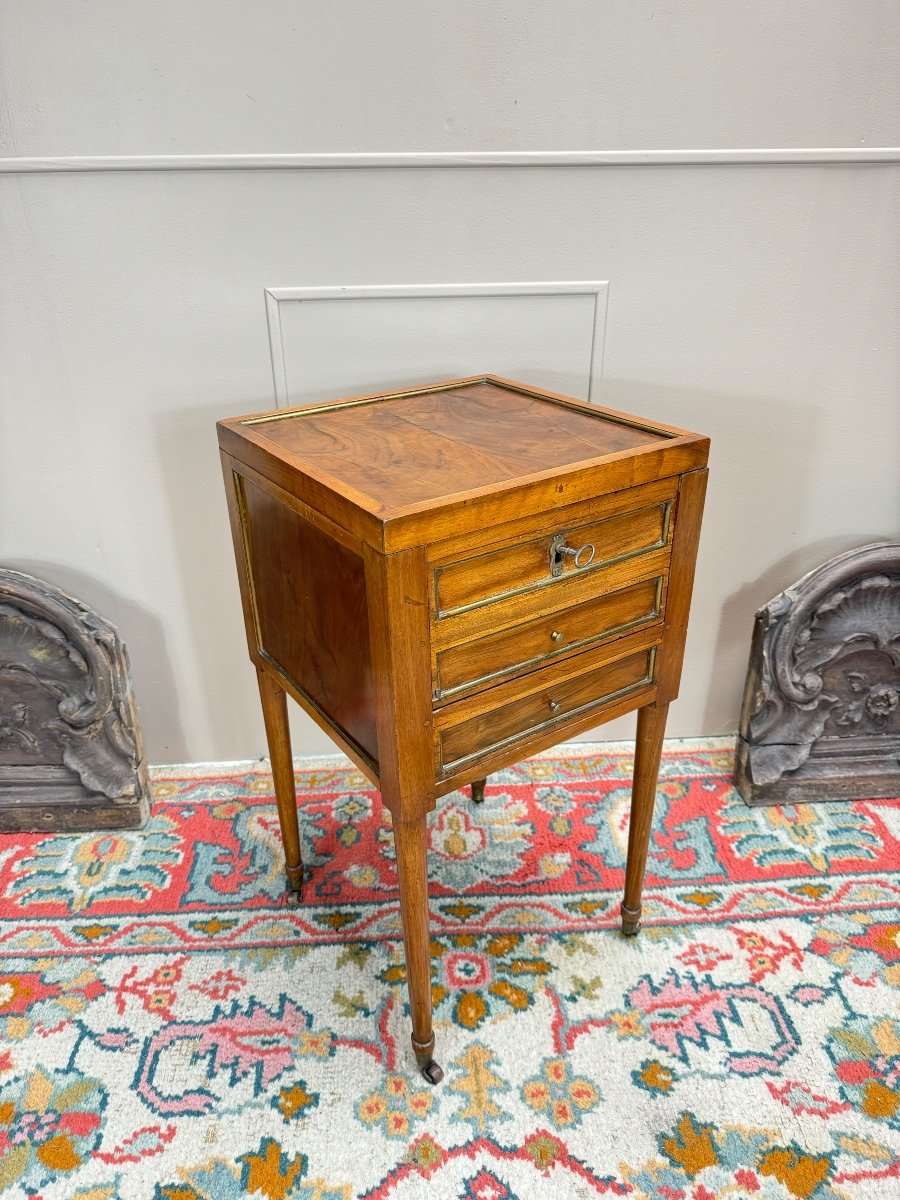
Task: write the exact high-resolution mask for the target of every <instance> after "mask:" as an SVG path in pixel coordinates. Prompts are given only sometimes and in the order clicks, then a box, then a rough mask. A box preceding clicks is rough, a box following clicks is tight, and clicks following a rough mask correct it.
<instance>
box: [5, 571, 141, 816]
mask: <svg viewBox="0 0 900 1200" xmlns="http://www.w3.org/2000/svg"><path fill="white" fill-rule="evenodd" d="M148 801H149V787H148V782H147V769H146V764H145V762H144V755H143V748H142V743H141V735H140V727H139V724H138V720H137V712H136V709H135V704H134V699H133V695H132V689H131V680H130V672H129V667H128V658H127V653H126V650H125V646H124V645H123V643H122V642H121V640H120V639H119V636H118V634H117V633H116V630H115V629H114V628H113V626H112V625H110V624H109V622H107V621H105V620H104V619H103V618H102V617H100V616H98V615H97V614H96V613H95V612H93V611H92V610H91V609H90V608H88V607H87V605H85V604H82V603H81V602H79V601H78V600H75V599H73V598H72V597H71V596H67V595H66V594H65V593H64V592H61V591H60V590H59V589H58V588H55V587H52V586H51V585H49V584H46V583H43V582H42V581H40V580H38V579H35V578H34V577H32V576H30V575H24V574H22V573H20V572H18V571H7V570H0V830H10V829H34V828H50V829H67V828H71V829H76V828H77V829H86V828H94V827H95V828H123V827H126V828H127V827H134V826H136V825H140V824H142V823H143V821H144V820H145V819H146V815H147V809H148Z"/></svg>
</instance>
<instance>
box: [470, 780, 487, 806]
mask: <svg viewBox="0 0 900 1200" xmlns="http://www.w3.org/2000/svg"><path fill="white" fill-rule="evenodd" d="M486 783H487V780H486V779H473V780H472V803H473V804H482V803H483V802H484V785H485V784H486Z"/></svg>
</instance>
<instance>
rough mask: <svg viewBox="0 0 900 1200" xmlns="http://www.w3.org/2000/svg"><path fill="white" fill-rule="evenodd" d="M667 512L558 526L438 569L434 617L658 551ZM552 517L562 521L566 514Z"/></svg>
mask: <svg viewBox="0 0 900 1200" xmlns="http://www.w3.org/2000/svg"><path fill="white" fill-rule="evenodd" d="M671 508H672V499H671V498H668V499H666V500H663V501H660V502H658V503H652V504H643V505H641V506H640V507H636V508H634V509H633V510H631V511H629V512H625V513H621V514H619V515H618V516H613V517H605V518H603V519H601V520H594V521H588V522H584V523H580V524H573V525H571V526H566V525H564V524H560V525H559V526H558V527H556V528H553V529H551V530H549V531H547V532H545V533H543V534H542V535H540V536H532V537H529V538H525V539H523V540H521V541H517V542H515V543H514V544H512V545H508V546H503V547H501V548H499V549H495V550H491V551H487V552H485V553H483V554H478V555H476V556H474V557H472V558H467V559H464V560H462V561H459V562H453V563H449V564H447V565H444V566H438V567H436V568H435V572H434V589H435V594H434V603H435V616H436V617H437V618H438V619H441V618H442V617H451V616H454V615H455V614H457V613H461V612H465V611H466V610H468V609H471V608H476V607H480V606H481V605H484V604H493V603H497V602H498V601H501V600H505V599H507V597H510V596H515V595H517V594H518V593H519V592H524V591H529V590H531V589H534V588H540V587H545V586H550V585H552V584H553V583H555V582H556V581H557V580H559V579H562V578H565V577H566V576H568V575H572V574H575V573H577V574H579V575H585V574H589V573H590V572H592V571H596V570H598V569H599V568H601V567H607V566H609V565H610V564H611V563H615V562H621V561H623V560H625V559H629V558H635V557H637V556H638V555H641V554H649V553H651V552H652V551H654V550H659V549H660V548H662V547H664V546H666V545H667V544H668V542H669V537H670V532H671V529H670V526H671V520H670V516H671ZM555 516H556V518H557V519H559V520H560V521H563V520H564V519H565V513H564V512H559V513H557V514H555ZM551 519H552V517H551Z"/></svg>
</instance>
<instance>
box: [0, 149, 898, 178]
mask: <svg viewBox="0 0 900 1200" xmlns="http://www.w3.org/2000/svg"><path fill="white" fill-rule="evenodd" d="M898 162H900V146H845V147H840V146H810V147H802V148H799V149H769V150H766V149H740V148H739V149H728V150H477V151H471V152H469V151H455V150H452V151H450V150H448V151H435V152H431V151H410V152H403V153H396V154H395V153H392V152H378V153H373V154H367V153H346V154H345V153H337V154H108V155H72V156H63V157H56V156H41V157H33V158H0V174H7V175H11V174H18V175H47V174H50V175H52V174H72V173H77V172H90V171H316V170H318V171H347V170H351V171H352V170H357V171H359V170H366V171H367V170H378V169H383V168H386V167H391V168H398V167H399V168H404V167H406V168H422V167H428V168H435V167H438V168H440V167H457V168H458V167H665V166H754V165H759V166H790V167H804V166H818V165H822V164H829V163H831V164H842V163H845V164H846V163H852V164H863V163H868V164H878V163H898Z"/></svg>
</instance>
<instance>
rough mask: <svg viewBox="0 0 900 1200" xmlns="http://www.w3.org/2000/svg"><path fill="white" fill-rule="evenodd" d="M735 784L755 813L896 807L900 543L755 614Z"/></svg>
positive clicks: (865, 551) (831, 565) (841, 564)
mask: <svg viewBox="0 0 900 1200" xmlns="http://www.w3.org/2000/svg"><path fill="white" fill-rule="evenodd" d="M735 783H736V784H737V787H738V789H739V790H740V793H741V795H742V796H743V798H744V800H745V801H746V802H747V803H748V804H784V803H797V802H803V801H812V800H835V799H847V800H850V799H861V798H866V797H872V796H900V544H898V543H893V542H885V543H878V544H875V545H871V546H862V547H860V548H859V549H856V550H848V551H847V552H846V553H844V554H839V555H838V556H837V558H833V559H832V560H831V561H830V562H828V563H825V564H824V566H821V567H818V568H817V569H816V570H815V571H811V572H810V573H809V574H808V575H805V576H804V577H803V578H802V579H801V580H799V582H797V583H795V584H794V585H793V586H792V587H789V588H788V589H787V590H786V591H784V592H782V593H781V594H780V595H779V596H776V597H775V598H774V600H770V601H769V603H768V604H767V605H765V606H764V607H763V608H761V609H760V610H759V612H758V613H757V614H756V621H755V625H754V629H753V641H752V645H751V649H750V666H749V669H748V672H747V682H746V686H745V688H744V703H743V708H742V710H741V723H740V732H739V735H738V743H737V766H736V771H735Z"/></svg>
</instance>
